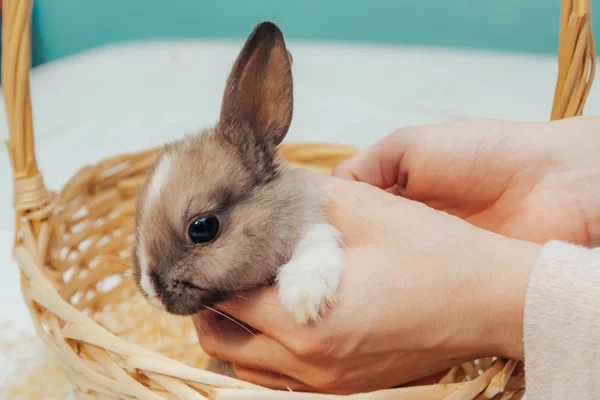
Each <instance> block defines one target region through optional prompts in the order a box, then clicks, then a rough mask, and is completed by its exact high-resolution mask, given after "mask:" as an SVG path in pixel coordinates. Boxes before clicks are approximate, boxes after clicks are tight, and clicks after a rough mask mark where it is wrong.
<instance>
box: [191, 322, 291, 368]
mask: <svg viewBox="0 0 600 400" xmlns="http://www.w3.org/2000/svg"><path fill="white" fill-rule="evenodd" d="M194 323H195V324H196V327H197V332H198V341H199V342H200V346H202V349H203V350H204V351H205V352H206V353H208V354H209V355H211V356H212V357H214V358H217V359H219V360H225V361H229V362H231V363H232V364H235V365H238V366H241V367H243V368H246V369H253V370H261V371H269V372H273V373H275V374H279V373H282V372H283V371H285V372H286V373H287V374H298V373H301V372H302V368H303V363H302V362H301V361H299V360H297V359H296V357H294V356H293V355H292V354H291V353H290V352H289V351H288V350H287V349H286V348H284V347H283V346H282V345H281V344H280V343H279V342H277V341H275V340H273V339H271V338H270V337H268V336H267V335H265V334H262V333H254V332H249V331H248V330H247V329H246V328H245V327H242V326H240V325H239V324H237V323H235V322H233V321H231V320H229V319H220V318H212V317H210V316H204V315H201V316H198V317H197V318H194ZM207 326H210V329H207Z"/></svg>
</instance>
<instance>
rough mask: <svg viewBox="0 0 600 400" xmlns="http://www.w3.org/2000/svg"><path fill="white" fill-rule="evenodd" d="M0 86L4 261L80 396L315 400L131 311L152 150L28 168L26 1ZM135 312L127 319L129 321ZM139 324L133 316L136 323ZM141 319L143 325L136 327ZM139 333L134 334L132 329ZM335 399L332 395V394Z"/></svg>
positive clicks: (485, 375) (574, 45) (482, 384)
mask: <svg viewBox="0 0 600 400" xmlns="http://www.w3.org/2000/svg"><path fill="white" fill-rule="evenodd" d="M590 6H591V5H590V0H579V1H577V0H564V1H563V6H562V7H563V9H562V15H561V21H560V45H559V54H558V56H559V60H558V61H559V62H558V66H559V68H558V79H557V84H556V94H555V98H554V104H553V109H552V114H551V119H559V118H564V117H569V116H575V115H580V114H581V113H582V110H583V106H584V103H585V100H586V97H587V95H588V92H589V89H590V85H591V82H592V80H593V75H594V70H595V58H596V55H595V50H594V43H593V35H592V29H591V26H590ZM3 8H4V10H3V26H2V47H3V50H4V54H3V57H2V78H3V82H4V83H3V91H4V98H5V107H6V113H7V120H8V126H9V129H10V139H9V141H8V143H7V145H8V149H9V153H10V157H11V163H12V168H13V172H14V182H13V183H14V196H15V197H14V208H15V214H16V224H15V229H16V236H15V248H14V257H15V259H16V261H17V263H18V265H19V267H20V270H21V286H22V292H23V295H24V298H25V300H26V302H27V305H28V307H29V309H30V311H31V317H32V319H33V322H34V324H35V326H36V328H37V333H38V335H39V337H40V338H41V339H42V340H43V341H44V343H45V344H46V345H47V346H48V347H49V348H50V349H52V350H53V351H55V352H56V354H57V355H58V357H59V358H60V362H61V364H62V366H63V368H64V370H65V371H66V373H67V374H68V376H69V377H70V379H71V380H72V382H73V383H74V384H75V386H76V396H77V398H81V399H92V398H93V399H98V398H124V399H131V398H138V399H149V400H153V399H157V400H159V399H176V398H177V399H190V400H191V399H194V400H195V399H206V398H209V399H219V400H225V399H279V398H282V399H286V398H287V399H304V398H306V399H318V398H326V397H327V398H329V397H330V396H327V395H319V394H305V393H292V392H285V391H273V390H268V389H264V388H261V387H257V386H255V385H251V384H249V383H246V382H243V381H240V380H236V379H232V378H229V377H226V376H222V375H217V374H213V373H210V372H207V371H205V370H203V369H202V368H203V367H204V366H205V363H206V360H207V358H206V357H205V356H204V354H203V353H202V350H201V349H200V348H199V346H198V345H196V344H195V343H196V342H195V341H194V340H195V339H194V338H193V337H192V338H191V339H189V341H186V339H182V338H186V337H188V336H186V335H192V336H193V328H192V325H191V324H190V323H187V322H185V321H184V322H181V320H178V323H177V324H173V321H172V320H170V321H165V319H164V318H153V319H152V320H151V319H148V318H147V317H146V316H144V313H143V312H141V311H136V312H135V313H131V312H130V311H131V307H132V306H131V304H134V306H135V304H136V303H135V302H134V303H132V301H134V300H133V299H134V297H133V296H137V292H136V290H135V288H134V285H133V282H132V279H131V278H130V275H129V260H128V256H129V250H130V247H131V233H132V229H133V216H134V208H135V207H134V205H135V198H136V195H137V193H138V190H139V188H140V186H141V185H142V184H143V182H144V179H145V178H144V171H145V169H146V167H148V166H149V165H150V164H151V163H152V162H153V160H154V155H155V152H154V149H150V150H147V151H144V152H141V153H139V154H125V155H119V156H116V157H113V158H111V159H107V160H105V161H102V162H100V163H98V164H96V165H88V166H84V167H83V168H82V169H81V170H80V171H79V172H78V173H77V174H76V175H75V176H74V177H73V178H72V179H71V180H70V181H69V182H68V184H67V185H66V186H65V187H64V188H63V189H62V190H60V191H58V192H56V193H55V192H50V191H48V190H47V189H46V187H45V185H44V182H43V179H42V175H41V173H40V172H39V171H38V168H37V164H36V159H35V148H34V141H33V126H32V111H31V102H30V91H29V69H30V61H31V44H30V30H31V11H32V1H31V0H5V1H4V4H3ZM354 151H355V150H354V148H353V147H349V146H342V145H322V144H303V145H301V144H285V145H284V146H283V148H282V153H283V156H284V158H285V159H286V160H287V161H288V162H290V163H292V164H296V165H301V166H305V167H310V168H315V169H320V170H323V171H324V172H327V171H329V170H330V169H331V168H332V166H333V165H335V164H336V163H337V162H339V161H340V160H342V159H344V158H346V157H348V156H350V155H352V154H353V153H354ZM133 315H135V316H136V317H135V318H134V317H133ZM136 318H137V319H136ZM142 319H144V323H143V324H140V322H141V321H142ZM140 326H143V328H140ZM522 375H523V371H522V365H521V364H520V363H518V362H514V361H507V360H502V359H484V360H475V361H473V362H469V363H465V364H462V365H459V366H456V367H455V368H453V369H451V370H450V371H449V372H448V374H447V375H446V376H445V377H444V378H443V379H442V380H441V381H440V382H439V384H435V385H425V386H418V387H403V388H398V389H391V390H386V391H380V392H374V393H367V394H360V395H356V396H355V397H354V398H356V399H410V398H419V399H442V398H444V399H464V400H467V399H491V398H494V399H519V398H521V397H522V396H523V393H524V387H523V379H522ZM331 397H332V398H333V397H336V398H339V396H331Z"/></svg>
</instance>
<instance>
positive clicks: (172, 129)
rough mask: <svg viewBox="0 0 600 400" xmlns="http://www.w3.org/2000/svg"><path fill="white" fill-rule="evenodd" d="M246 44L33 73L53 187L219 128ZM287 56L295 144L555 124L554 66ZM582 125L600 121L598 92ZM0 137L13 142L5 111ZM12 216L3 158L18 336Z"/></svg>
mask: <svg viewBox="0 0 600 400" xmlns="http://www.w3.org/2000/svg"><path fill="white" fill-rule="evenodd" d="M241 44H242V42H241V41H211V42H202V41H166V42H165V41H160V42H141V43H140V42H138V43H129V44H121V45H113V46H108V47H104V48H100V49H97V50H94V51H90V52H86V53H83V54H80V55H77V56H74V57H69V58H65V59H62V60H59V61H57V62H53V63H49V64H46V65H44V66H42V67H39V68H36V69H35V70H34V71H32V77H31V88H32V96H33V110H34V125H35V130H36V145H37V154H38V161H39V164H40V167H41V170H42V172H43V174H44V178H45V181H46V184H47V185H48V186H49V187H50V188H59V187H61V186H62V185H63V184H64V183H65V182H66V181H67V180H68V179H69V178H70V177H71V176H72V175H73V174H74V173H75V171H76V170H77V169H78V168H79V167H81V166H83V165H84V164H88V163H94V162H96V161H99V160H101V159H103V158H105V157H108V156H110V155H114V154H116V153H119V152H127V151H138V150H142V149H144V148H147V147H150V146H155V145H158V144H160V143H162V142H164V141H166V140H171V139H173V138H177V137H180V136H181V135H182V134H183V133H184V132H190V131H194V130H197V129H199V128H202V127H205V126H209V125H211V124H213V123H214V122H215V121H216V118H217V115H218V111H219V106H220V101H221V95H222V90H223V86H224V83H225V78H226V76H227V74H228V72H229V69H230V67H231V63H232V62H233V60H234V58H235V56H236V55H237V52H238V51H239V49H240V46H241ZM289 47H290V50H291V52H292V53H293V56H294V67H293V69H294V78H295V101H296V102H295V107H294V112H295V114H294V120H293V123H292V127H291V130H290V133H289V135H288V139H289V140H302V141H315V140H316V141H331V142H340V143H348V144H353V145H356V146H359V147H364V146H367V145H369V144H370V143H372V142H374V141H375V140H377V139H379V138H381V137H382V136H384V135H386V134H387V133H389V132H391V131H392V130H394V129H395V128H398V127H401V126H405V125H414V124H426V123H433V122H441V121H449V120H456V119H465V118H501V119H510V120H517V121H543V120H547V119H548V118H549V113H550V108H551V104H552V97H553V92H554V85H555V78H556V73H557V62H556V59H555V57H553V56H533V55H523V54H521V55H516V54H505V53H489V52H482V51H464V50H461V51H459V50H448V49H445V50H442V49H421V48H404V47H387V46H374V45H361V46H358V45H349V44H344V45H342V44H336V43H323V44H315V43H308V42H295V41H290V42H289ZM0 101H2V100H0ZM2 110H4V104H3V101H2ZM586 114H596V115H598V114H600V83H597V84H596V86H595V88H594V89H593V90H592V93H591V94H590V96H589V100H588V102H587V107H586ZM482 134H485V132H482ZM0 136H1V138H2V139H5V138H7V136H8V133H7V127H6V116H5V114H4V111H2V113H1V115H0ZM11 204H12V184H11V173H10V168H9V162H8V158H7V153H6V149H5V147H4V146H2V147H1V148H0V324H2V323H8V322H10V323H12V324H13V326H14V327H15V328H14V329H13V330H12V331H11V332H12V334H13V335H17V334H19V332H23V331H25V332H31V331H32V325H31V322H30V321H29V316H28V313H27V311H26V308H25V306H24V304H23V302H22V300H21V294H20V291H19V282H18V273H17V267H16V265H15V263H14V262H13V261H12V259H11V256H10V253H11V243H12V228H13V214H12V207H11ZM0 356H1V354H0ZM2 373H3V371H2V370H0V378H1V375H2Z"/></svg>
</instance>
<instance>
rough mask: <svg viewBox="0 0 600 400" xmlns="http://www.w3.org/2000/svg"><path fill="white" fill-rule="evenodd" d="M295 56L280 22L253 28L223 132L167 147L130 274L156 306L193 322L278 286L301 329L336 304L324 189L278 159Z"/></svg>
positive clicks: (337, 269)
mask: <svg viewBox="0 0 600 400" xmlns="http://www.w3.org/2000/svg"><path fill="white" fill-rule="evenodd" d="M291 63H292V61H291V56H290V54H289V52H288V50H287V48H286V43H285V40H284V36H283V33H282V32H281V30H280V29H279V28H278V27H277V25H275V24H274V23H272V22H261V23H259V24H258V25H256V26H255V28H254V29H253V31H252V32H251V33H250V35H249V37H248V38H247V40H246V42H245V43H244V45H243V48H242V49H241V51H240V53H239V55H238V56H237V59H236V60H235V62H234V64H233V67H232V69H231V71H230V74H229V77H228V78H227V81H226V86H225V90H224V94H223V99H222V103H221V110H220V114H219V117H218V121H217V123H216V125H215V126H214V127H213V128H211V129H206V130H203V131H201V132H199V133H197V134H193V135H185V136H184V137H183V138H182V139H179V140H176V141H173V142H169V143H167V144H165V145H164V146H163V147H162V148H161V149H160V150H159V153H158V156H157V159H156V161H155V162H154V164H153V165H152V166H151V167H150V168H149V170H148V175H147V176H148V178H147V180H146V182H145V184H144V186H143V187H142V188H141V191H140V194H139V197H138V201H137V206H136V214H135V230H134V247H133V254H132V261H133V263H132V264H133V276H134V280H135V283H136V286H137V288H138V290H139V291H140V292H141V294H142V295H143V296H144V297H145V299H146V300H147V302H148V303H149V304H151V305H153V306H155V307H157V308H159V309H161V310H164V311H166V312H167V313H170V314H174V315H181V316H191V315H194V314H197V313H200V312H203V311H204V310H207V309H209V308H211V307H213V306H215V305H217V304H219V303H221V302H223V301H226V300H228V299H231V298H233V297H235V296H240V295H241V294H242V293H245V292H248V291H251V290H254V289H258V288H263V287H266V286H270V285H276V286H277V291H278V295H279V298H280V300H281V303H282V304H283V306H284V307H285V308H286V310H287V311H289V313H290V316H291V317H292V319H293V320H294V321H296V322H297V323H298V324H300V325H303V324H307V323H310V322H311V321H316V320H319V319H321V318H322V317H323V315H324V313H325V312H326V311H327V310H328V309H330V307H331V306H333V305H334V303H335V301H336V293H337V290H338V285H339V282H340V278H341V272H342V255H343V252H342V249H343V243H342V238H341V235H340V233H339V231H338V230H337V229H336V228H335V227H334V225H333V224H332V223H331V221H330V219H329V216H328V212H327V208H328V203H327V201H326V200H325V199H324V196H322V195H321V194H320V193H319V192H318V190H317V189H316V187H314V186H312V185H311V184H308V183H307V182H305V181H303V180H301V179H300V178H299V177H297V175H296V174H294V172H293V171H292V170H291V169H288V168H285V166H284V165H283V163H282V162H281V160H280V156H279V152H278V148H279V145H280V144H281V142H282V141H283V140H284V138H285V136H286V134H287V132H288V130H289V127H290V124H291V121H292V114H293V79H292V68H291V66H292V65H291Z"/></svg>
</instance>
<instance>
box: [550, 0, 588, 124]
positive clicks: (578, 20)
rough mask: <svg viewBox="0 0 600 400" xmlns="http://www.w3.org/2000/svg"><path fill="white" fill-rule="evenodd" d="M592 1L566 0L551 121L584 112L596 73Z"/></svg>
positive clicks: (562, 12)
mask: <svg viewBox="0 0 600 400" xmlns="http://www.w3.org/2000/svg"><path fill="white" fill-rule="evenodd" d="M591 9H592V1H591V0H563V1H562V10H561V15H560V33H559V40H558V77H557V79H556V89H555V92H554V102H553V104H552V114H551V116H550V119H551V120H557V119H562V118H569V117H574V116H578V115H581V114H582V113H583V107H584V104H585V102H586V100H587V97H588V94H589V92H590V89H591V87H592V82H593V81H594V75H595V73H596V48H595V45H594V33H593V31H592V21H591V14H592V12H591Z"/></svg>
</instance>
